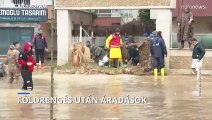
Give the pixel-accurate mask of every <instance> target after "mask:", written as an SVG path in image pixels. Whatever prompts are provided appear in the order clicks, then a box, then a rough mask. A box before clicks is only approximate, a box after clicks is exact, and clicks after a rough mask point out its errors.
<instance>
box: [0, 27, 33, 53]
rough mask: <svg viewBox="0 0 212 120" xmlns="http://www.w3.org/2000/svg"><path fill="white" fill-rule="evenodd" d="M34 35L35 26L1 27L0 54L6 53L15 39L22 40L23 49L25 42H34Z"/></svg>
mask: <svg viewBox="0 0 212 120" xmlns="http://www.w3.org/2000/svg"><path fill="white" fill-rule="evenodd" d="M33 35H34V28H33V27H1V28H0V55H6V54H7V51H8V48H9V45H11V44H12V43H13V42H15V41H19V42H20V46H21V48H20V49H21V50H22V48H23V43H24V42H26V41H29V42H32V39H33Z"/></svg>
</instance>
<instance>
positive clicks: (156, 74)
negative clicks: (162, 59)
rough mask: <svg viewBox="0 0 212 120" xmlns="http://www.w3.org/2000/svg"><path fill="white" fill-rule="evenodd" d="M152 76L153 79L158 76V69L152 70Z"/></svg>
mask: <svg viewBox="0 0 212 120" xmlns="http://www.w3.org/2000/svg"><path fill="white" fill-rule="evenodd" d="M154 76H155V77H157V76H158V69H157V68H155V69H154Z"/></svg>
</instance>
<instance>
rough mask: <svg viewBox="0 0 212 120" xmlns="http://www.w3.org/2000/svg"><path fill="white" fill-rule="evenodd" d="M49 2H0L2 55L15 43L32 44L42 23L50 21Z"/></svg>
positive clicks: (20, 0) (16, 0) (26, 0)
mask: <svg viewBox="0 0 212 120" xmlns="http://www.w3.org/2000/svg"><path fill="white" fill-rule="evenodd" d="M48 4H51V2H50V1H49V0H0V36H1V37H0V43H1V44H0V55H6V53H7V50H8V48H9V45H10V44H12V43H13V42H15V41H19V42H20V43H21V48H22V46H23V43H24V42H25V41H29V42H32V38H33V36H34V34H35V33H36V31H37V30H38V28H39V27H40V23H41V22H45V21H47V20H48V7H47V6H48Z"/></svg>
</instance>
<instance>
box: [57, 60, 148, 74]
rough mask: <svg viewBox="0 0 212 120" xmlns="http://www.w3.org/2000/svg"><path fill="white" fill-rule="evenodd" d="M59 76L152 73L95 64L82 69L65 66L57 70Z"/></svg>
mask: <svg viewBox="0 0 212 120" xmlns="http://www.w3.org/2000/svg"><path fill="white" fill-rule="evenodd" d="M55 72H56V73H59V74H88V75H89V74H108V75H117V74H132V75H148V74H151V73H150V72H147V71H145V70H144V69H142V68H140V67H139V66H123V67H119V68H111V67H100V66H99V65H97V64H95V63H87V64H82V65H81V66H80V67H75V66H70V65H64V66H60V67H57V68H56V69H55Z"/></svg>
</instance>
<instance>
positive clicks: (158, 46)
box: [87, 28, 167, 74]
mask: <svg viewBox="0 0 212 120" xmlns="http://www.w3.org/2000/svg"><path fill="white" fill-rule="evenodd" d="M144 40H145V42H148V43H149V51H147V52H149V53H150V54H151V56H150V60H149V61H150V63H149V64H150V65H149V69H150V70H152V69H154V71H155V74H157V71H158V69H160V71H161V73H162V74H164V67H165V64H164V57H165V56H167V50H166V45H165V42H164V40H163V37H162V32H161V31H158V32H155V31H154V32H153V33H151V34H147V33H144ZM87 47H89V48H90V50H91V55H92V59H94V61H95V62H96V63H98V62H99V63H102V61H105V59H106V56H107V57H108V59H107V60H108V65H109V67H121V66H122V65H123V63H127V64H131V65H133V66H137V65H138V64H139V61H140V60H139V59H140V57H142V56H141V55H140V53H139V46H138V45H137V43H136V42H135V41H134V40H133V37H132V36H128V37H124V39H123V40H122V37H121V34H120V29H119V28H117V29H116V30H115V32H114V33H113V34H111V35H109V37H108V38H107V39H106V43H105V48H106V49H104V48H101V47H97V46H95V45H90V42H89V41H88V42H87ZM106 62H107V61H105V63H106ZM100 66H103V64H101V65H100Z"/></svg>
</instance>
